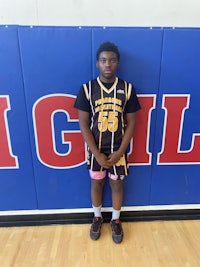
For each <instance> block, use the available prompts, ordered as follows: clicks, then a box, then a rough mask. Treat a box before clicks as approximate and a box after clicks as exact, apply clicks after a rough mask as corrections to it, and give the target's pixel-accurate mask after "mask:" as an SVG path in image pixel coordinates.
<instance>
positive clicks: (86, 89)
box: [83, 83, 90, 100]
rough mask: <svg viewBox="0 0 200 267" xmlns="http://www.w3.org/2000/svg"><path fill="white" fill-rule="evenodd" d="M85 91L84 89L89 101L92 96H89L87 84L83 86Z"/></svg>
mask: <svg viewBox="0 0 200 267" xmlns="http://www.w3.org/2000/svg"><path fill="white" fill-rule="evenodd" d="M83 89H84V92H85V96H86V98H87V100H89V99H90V96H89V92H88V88H87V85H86V84H85V83H84V84H83Z"/></svg>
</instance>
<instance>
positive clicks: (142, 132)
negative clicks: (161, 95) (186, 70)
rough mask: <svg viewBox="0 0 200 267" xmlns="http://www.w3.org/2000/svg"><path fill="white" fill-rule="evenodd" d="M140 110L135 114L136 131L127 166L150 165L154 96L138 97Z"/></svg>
mask: <svg viewBox="0 0 200 267" xmlns="http://www.w3.org/2000/svg"><path fill="white" fill-rule="evenodd" d="M138 98H139V101H140V105H141V107H142V109H141V110H140V111H138V112H137V114H136V129H135V132H134V137H133V142H132V143H133V145H131V151H130V155H129V164H130V165H131V164H134V165H136V164H137V165H150V164H151V156H152V155H151V153H150V152H149V145H148V143H149V135H150V121H151V111H152V110H153V109H154V108H155V100H156V96H155V95H142V96H141V95H138Z"/></svg>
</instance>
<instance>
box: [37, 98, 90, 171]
mask: <svg viewBox="0 0 200 267" xmlns="http://www.w3.org/2000/svg"><path fill="white" fill-rule="evenodd" d="M74 99H75V98H74V96H71V95H65V94H54V95H46V96H45V97H43V98H40V99H39V100H38V101H37V102H36V103H35V105H34V107H33V122H34V129H35V140H36V149H37V155H38V158H39V160H40V161H41V162H42V163H43V164H44V165H47V166H48V167H52V168H71V167H75V166H78V165H80V164H82V163H83V162H85V142H84V140H83V138H82V135H81V132H80V131H62V132H61V139H62V140H61V141H62V143H63V144H68V145H69V149H68V151H66V153H63V154H60V153H58V152H57V151H56V140H55V134H54V133H55V130H54V115H55V113H56V112H64V113H65V114H66V123H70V121H71V122H75V121H77V122H78V112H77V110H76V109H75V108H74V107H73V105H74Z"/></svg>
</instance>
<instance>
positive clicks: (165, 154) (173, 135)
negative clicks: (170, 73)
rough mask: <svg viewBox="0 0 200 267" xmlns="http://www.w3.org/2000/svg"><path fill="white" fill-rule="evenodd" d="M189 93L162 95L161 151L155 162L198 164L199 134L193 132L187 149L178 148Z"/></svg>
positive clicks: (199, 159) (199, 157)
mask: <svg viewBox="0 0 200 267" xmlns="http://www.w3.org/2000/svg"><path fill="white" fill-rule="evenodd" d="M189 100H190V95H164V96H163V104H162V108H163V109H165V123H164V131H163V132H164V133H163V142H162V151H161V152H160V153H159V154H158V161H157V164H185V163H189V164H199V162H200V156H199V151H200V134H196V133H195V134H193V136H192V145H191V148H190V149H189V150H180V146H181V135H182V128H183V121H184V112H185V110H186V109H187V108H188V107H189Z"/></svg>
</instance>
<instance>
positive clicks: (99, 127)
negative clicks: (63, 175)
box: [74, 42, 140, 243]
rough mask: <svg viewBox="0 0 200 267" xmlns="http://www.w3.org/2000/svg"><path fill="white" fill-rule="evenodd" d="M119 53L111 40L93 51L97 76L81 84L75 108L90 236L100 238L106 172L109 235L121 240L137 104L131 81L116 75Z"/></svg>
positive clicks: (116, 241)
mask: <svg viewBox="0 0 200 267" xmlns="http://www.w3.org/2000/svg"><path fill="white" fill-rule="evenodd" d="M119 59H120V54H119V51H118V47H117V46H116V45H115V44H114V43H110V42H105V43H103V44H101V45H100V47H99V49H98V50H97V54H96V60H97V61H96V66H97V68H98V69H99V73H100V74H99V77H97V78H96V79H94V80H92V81H89V82H88V83H86V84H84V85H82V87H81V88H80V91H79V93H78V96H77V99H76V102H75V105H74V106H75V107H76V108H78V114H79V124H80V129H81V132H82V135H83V138H84V140H85V142H86V143H87V146H88V157H87V166H88V169H89V174H90V177H91V198H92V206H93V210H94V218H93V222H92V225H91V228H90V237H91V238H92V239H93V240H97V239H98V238H99V237H100V233H101V232H100V230H101V224H102V222H103V218H102V215H101V207H102V190H103V186H104V181H105V178H106V175H107V174H108V177H109V183H110V186H111V190H112V208H113V211H112V220H111V222H110V224H111V228H112V238H113V241H114V242H115V243H120V242H121V241H122V240H123V230H122V225H121V222H120V220H119V218H120V211H121V206H122V200H123V179H124V177H125V176H127V175H128V162H127V153H126V150H127V147H128V145H129V143H130V140H131V138H132V136H133V131H134V128H135V113H136V111H137V110H139V109H140V104H139V102H138V98H137V96H136V93H135V90H134V88H133V86H132V84H130V83H127V82H126V81H124V80H121V79H119V78H118V77H116V71H117V69H118V67H119Z"/></svg>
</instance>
